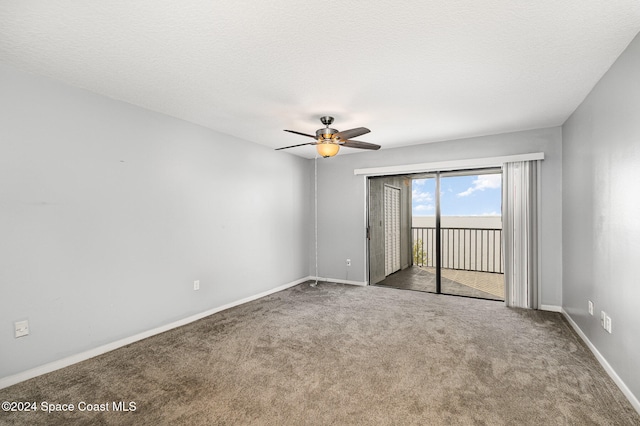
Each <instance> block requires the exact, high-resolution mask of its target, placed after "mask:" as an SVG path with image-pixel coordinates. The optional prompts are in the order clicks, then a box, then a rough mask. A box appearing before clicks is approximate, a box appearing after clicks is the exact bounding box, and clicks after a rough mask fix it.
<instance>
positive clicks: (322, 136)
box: [316, 127, 338, 141]
mask: <svg viewBox="0 0 640 426" xmlns="http://www.w3.org/2000/svg"><path fill="white" fill-rule="evenodd" d="M336 133H338V131H337V130H336V129H330V128H328V127H326V128H324V129H318V130H316V138H317V139H318V140H319V141H323V140H332V139H333V135H335V134H336Z"/></svg>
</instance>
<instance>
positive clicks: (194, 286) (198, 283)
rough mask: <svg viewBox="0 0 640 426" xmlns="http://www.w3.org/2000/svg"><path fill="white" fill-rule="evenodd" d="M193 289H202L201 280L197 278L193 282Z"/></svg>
mask: <svg viewBox="0 0 640 426" xmlns="http://www.w3.org/2000/svg"><path fill="white" fill-rule="evenodd" d="M193 289H194V290H200V280H195V281H194V282H193Z"/></svg>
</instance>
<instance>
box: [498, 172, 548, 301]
mask: <svg viewBox="0 0 640 426" xmlns="http://www.w3.org/2000/svg"><path fill="white" fill-rule="evenodd" d="M502 229H503V231H502V238H503V247H504V279H505V303H506V305H507V306H513V307H518V308H530V309H538V308H539V307H540V306H539V300H538V278H539V277H538V161H518V162H513V163H505V164H504V165H503V167H502Z"/></svg>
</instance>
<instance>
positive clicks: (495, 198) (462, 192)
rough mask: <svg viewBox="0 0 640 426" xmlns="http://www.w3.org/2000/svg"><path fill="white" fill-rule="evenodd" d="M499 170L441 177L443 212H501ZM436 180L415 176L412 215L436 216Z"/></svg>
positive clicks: (450, 213) (449, 213) (454, 214)
mask: <svg viewBox="0 0 640 426" xmlns="http://www.w3.org/2000/svg"><path fill="white" fill-rule="evenodd" d="M501 178H502V175H500V174H493V175H474V176H451V177H441V178H440V194H441V196H440V213H441V214H442V216H499V215H500V210H501V205H502V191H501V186H502V185H501ZM435 189H436V180H435V178H434V179H414V180H413V186H412V194H413V215H414V216H434V215H435V214H436V210H435V205H436V201H435V198H434V194H435Z"/></svg>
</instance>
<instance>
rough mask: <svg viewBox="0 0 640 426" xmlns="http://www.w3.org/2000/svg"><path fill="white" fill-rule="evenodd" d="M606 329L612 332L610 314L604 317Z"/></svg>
mask: <svg viewBox="0 0 640 426" xmlns="http://www.w3.org/2000/svg"><path fill="white" fill-rule="evenodd" d="M604 329H605V330H607V332H609V333H611V317H610V316H609V315H607V316H605V318H604Z"/></svg>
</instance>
